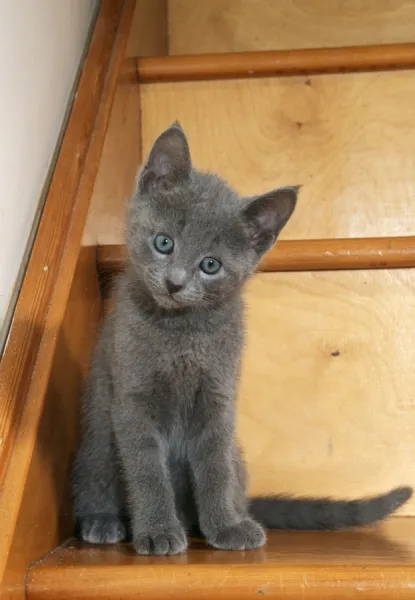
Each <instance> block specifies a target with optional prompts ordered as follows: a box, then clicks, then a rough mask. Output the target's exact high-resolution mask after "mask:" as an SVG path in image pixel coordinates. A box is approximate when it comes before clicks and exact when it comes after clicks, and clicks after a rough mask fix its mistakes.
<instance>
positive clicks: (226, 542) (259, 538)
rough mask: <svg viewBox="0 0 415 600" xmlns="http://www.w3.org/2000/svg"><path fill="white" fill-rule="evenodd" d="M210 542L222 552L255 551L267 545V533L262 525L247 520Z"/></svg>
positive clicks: (226, 530) (224, 531)
mask: <svg viewBox="0 0 415 600" xmlns="http://www.w3.org/2000/svg"><path fill="white" fill-rule="evenodd" d="M208 542H209V543H210V544H211V545H212V546H214V547H215V548H219V549H220V550H253V549H254V548H260V547H261V546H263V545H264V544H265V532H264V530H263V529H262V527H261V525H259V524H258V523H256V522H255V521H253V520H252V519H245V521H242V522H241V523H238V524H237V525H232V526H231V527H228V528H227V529H224V530H223V531H220V532H219V533H218V534H217V535H216V536H215V537H214V538H212V539H208Z"/></svg>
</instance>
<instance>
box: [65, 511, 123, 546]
mask: <svg viewBox="0 0 415 600" xmlns="http://www.w3.org/2000/svg"><path fill="white" fill-rule="evenodd" d="M77 527H78V531H77V534H78V536H79V537H80V538H81V540H83V541H84V542H88V543H89V544H116V543H117V542H122V541H123V540H125V538H126V537H127V530H126V527H125V524H124V523H123V522H122V521H121V519H120V518H119V517H117V516H115V515H86V516H84V517H80V518H79V519H78V526H77Z"/></svg>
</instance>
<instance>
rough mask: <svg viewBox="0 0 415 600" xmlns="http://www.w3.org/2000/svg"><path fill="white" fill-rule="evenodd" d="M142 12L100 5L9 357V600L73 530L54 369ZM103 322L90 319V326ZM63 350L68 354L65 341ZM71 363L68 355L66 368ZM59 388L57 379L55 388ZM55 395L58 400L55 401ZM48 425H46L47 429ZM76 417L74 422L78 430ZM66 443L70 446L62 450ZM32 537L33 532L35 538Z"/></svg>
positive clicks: (4, 580)
mask: <svg viewBox="0 0 415 600" xmlns="http://www.w3.org/2000/svg"><path fill="white" fill-rule="evenodd" d="M133 10H134V2H133V1H132V0H126V1H124V2H123V1H121V0H119V1H118V0H104V1H103V2H102V4H101V8H100V12H99V15H98V20H97V23H96V26H95V30H94V34H93V38H92V42H91V45H90V48H89V52H88V56H87V59H86V62H85V66H84V69H83V72H82V76H81V79H80V84H79V88H78V93H77V96H76V99H75V101H74V104H73V107H72V112H71V115H70V119H69V122H68V126H67V130H66V132H65V135H64V139H63V143H62V147H61V150H60V153H59V157H58V161H57V165H56V168H55V171H54V175H53V179H52V182H51V186H50V190H49V193H48V197H47V200H46V204H45V208H44V211H43V215H42V219H41V223H40V227H39V229H38V232H37V235H36V239H35V243H34V247H33V250H32V254H31V258H30V262H29V265H28V269H27V272H26V276H25V278H24V282H23V286H22V289H21V292H20V295H19V300H18V303H17V307H16V311H15V315H14V319H13V322H12V327H11V330H10V334H9V338H8V342H7V345H6V348H5V352H4V355H3V357H2V360H1V364H0V397H1V399H2V402H1V406H0V426H1V432H2V436H3V438H2V441H3V444H2V447H1V448H2V456H1V467H2V471H1V473H2V477H3V479H2V481H1V483H2V485H1V493H0V531H1V544H0V582H1V583H0V589H1V590H2V593H3V591H4V590H6V593H7V594H8V595H7V596H6V597H7V598H13V599H14V598H16V599H19V600H20V598H22V594H23V593H24V577H25V570H26V569H27V567H28V564H29V563H30V562H32V561H33V560H36V559H37V558H39V557H40V556H41V555H42V554H43V553H44V552H45V551H47V550H49V549H51V548H52V547H53V546H54V545H55V544H56V543H59V541H60V540H61V539H62V538H61V535H62V534H63V533H65V532H66V531H67V529H66V530H65V532H63V531H62V532H61V531H60V529H59V527H58V526H57V524H56V518H55V517H56V515H57V514H58V513H59V510H60V504H61V498H62V493H63V492H62V489H63V487H62V486H64V483H63V480H62V479H61V475H62V476H65V477H66V470H67V465H68V461H69V456H70V453H72V451H73V447H71V444H72V440H73V436H72V433H71V432H70V431H69V433H68V438H67V439H66V440H65V438H64V437H63V436H62V437H61V438H60V439H57V437H56V435H55V434H54V433H53V432H52V431H51V430H53V427H54V424H53V419H52V420H50V419H51V418H52V417H51V415H54V414H55V413H54V411H55V410H56V406H57V404H58V403H59V401H64V402H68V403H69V402H70V400H69V398H68V396H67V395H66V391H65V389H64V390H63V391H62V395H60V393H59V389H60V388H59V382H58V381H56V379H55V377H57V373H56V372H55V373H54V371H53V368H54V364H55V363H54V361H55V358H56V356H62V354H61V351H60V350H59V344H60V340H61V335H63V334H62V331H63V329H62V328H63V327H64V318H65V311H66V310H67V303H68V298H69V296H70V290H71V285H72V281H73V278H74V273H75V269H76V265H77V264H78V259H79V252H80V242H81V237H82V232H83V229H84V224H85V219H86V214H87V210H88V205H89V201H90V197H91V192H92V187H93V184H94V178H95V175H96V171H97V168H98V161H99V157H100V153H101V150H102V144H103V141H104V136H105V131H106V128H107V124H108V120H109V115H110V110H111V103H112V98H113V95H114V91H115V87H116V84H117V80H118V73H119V70H120V66H121V64H122V60H123V57H124V49H125V44H126V40H127V35H128V30H129V26H130V22H131V18H132V14H133ZM93 281H94V280H93V279H91V285H93ZM84 283H85V280H84ZM95 289H96V288H95ZM87 291H88V290H87V289H86V290H84V294H85V296H84V300H83V301H84V302H85V308H84V309H82V310H85V311H87V312H88V311H92V313H91V315H92V314H93V311H94V305H93V304H91V297H90V296H88V293H87ZM78 308H79V307H78ZM68 310H69V309H68ZM88 314H89V313H88ZM81 315H82V311H81V312H80V316H79V318H80V322H83V321H82V316H81ZM72 320H73V321H74V317H73V313H72ZM94 323H96V321H95V320H93V319H92V318H91V321H90V325H91V326H92V325H94ZM84 326H85V335H86V333H87V332H88V336H87V337H88V339H87V340H86V339H85V338H83V337H79V336H78V335H77V334H76V330H75V329H74V330H73V331H74V336H75V337H74V338H73V339H72V341H71V342H68V345H69V346H70V349H69V350H67V351H68V352H69V351H70V350H73V351H75V349H76V348H78V345H77V344H78V343H79V341H80V340H82V339H83V340H84V342H83V344H84V347H83V348H82V351H83V352H85V351H86V350H87V349H88V348H89V347H90V344H92V343H93V333H92V330H90V329H89V325H88V323H84ZM78 333H79V332H78ZM82 335H83V334H82ZM78 338H79V339H78ZM62 343H63V344H64V342H62ZM57 353H58V354H57ZM62 353H63V355H65V347H64V348H63V350H62ZM57 360H60V359H57ZM68 360H69V361H70V360H73V361H74V363H75V367H74V369H75V371H72V370H70V371H69V369H70V362H69V363H68V377H69V372H70V373H72V375H73V382H72V384H71V385H72V386H73V387H71V388H70V389H71V390H72V391H74V393H76V394H78V391H79V390H78V381H79V373H78V372H77V370H76V369H77V367H76V363H77V357H76V356H70V357H69V358H68ZM63 369H64V366H62V362H61V363H60V367H59V371H61V370H63ZM52 374H54V376H53V378H52V379H51V376H52ZM60 376H61V377H62V382H64V381H67V380H66V379H64V378H63V374H62V373H61V372H60ZM51 386H56V387H55V391H51ZM68 391H69V384H68ZM49 394H52V395H53V396H55V398H54V400H53V401H52V400H51V402H52V405H51V407H50V408H47V407H48V398H49ZM56 394H57V395H58V397H59V398H60V400H59V399H58V400H57V399H56ZM72 401H73V402H75V399H72ZM74 406H75V405H74ZM44 419H46V421H44ZM44 422H47V425H45V426H43V425H42V423H44ZM71 423H72V421H70V420H69V422H68V427H69V430H71V427H72V425H71ZM63 425H65V423H63ZM43 427H45V429H43ZM42 431H43V434H44V437H43V434H42ZM49 436H50V437H49ZM59 442H60V443H62V448H60V449H57V448H56V447H55V446H56V444H59ZM66 444H68V445H66ZM54 453H55V454H56V460H57V464H56V465H54V462H53V458H52V457H53V454H54ZM55 467H56V471H53V469H54V468H55ZM55 476H56V479H54V477H55ZM42 483H43V484H45V490H44V494H43V495H42ZM54 485H56V490H54ZM36 486H39V488H37V487H36ZM35 492H36V494H39V496H36V494H35ZM66 493H67V489H65V494H66ZM32 500H33V505H32V504H31V501H32ZM48 517H50V518H51V519H52V522H51V524H50V527H47V526H45V520H47V519H48ZM25 524H26V525H27V530H26V529H25V527H24V525H25ZM26 535H30V536H31V540H30V543H29V542H27V540H26V539H25V536H26Z"/></svg>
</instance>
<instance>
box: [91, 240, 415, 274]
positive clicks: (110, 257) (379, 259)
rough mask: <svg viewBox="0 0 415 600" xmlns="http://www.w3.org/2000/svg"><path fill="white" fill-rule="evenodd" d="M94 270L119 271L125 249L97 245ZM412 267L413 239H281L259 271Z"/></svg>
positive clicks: (104, 272) (261, 264) (414, 244)
mask: <svg viewBox="0 0 415 600" xmlns="http://www.w3.org/2000/svg"><path fill="white" fill-rule="evenodd" d="M97 261H98V270H99V272H100V273H101V274H105V275H107V274H108V275H114V274H115V273H118V272H119V271H122V270H123V269H124V267H125V261H126V247H125V246H123V245H119V246H98V248H97ZM402 267H415V237H395V238H362V239H361V238H346V239H341V240H336V239H334V240H282V241H280V242H278V243H277V244H275V246H274V247H273V248H272V249H271V250H270V251H269V252H268V253H267V254H266V255H265V257H264V258H263V260H262V261H261V263H260V264H259V266H258V270H259V271H270V272H274V271H330V270H344V269H348V270H350V269H385V268H388V269H396V268H402Z"/></svg>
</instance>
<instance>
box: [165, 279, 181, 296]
mask: <svg viewBox="0 0 415 600" xmlns="http://www.w3.org/2000/svg"><path fill="white" fill-rule="evenodd" d="M166 288H167V291H168V292H169V294H176V293H177V292H180V290H182V289H183V284H182V283H174V281H171V279H166Z"/></svg>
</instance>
